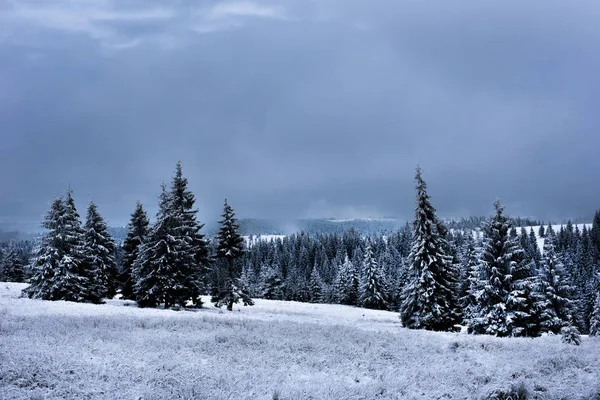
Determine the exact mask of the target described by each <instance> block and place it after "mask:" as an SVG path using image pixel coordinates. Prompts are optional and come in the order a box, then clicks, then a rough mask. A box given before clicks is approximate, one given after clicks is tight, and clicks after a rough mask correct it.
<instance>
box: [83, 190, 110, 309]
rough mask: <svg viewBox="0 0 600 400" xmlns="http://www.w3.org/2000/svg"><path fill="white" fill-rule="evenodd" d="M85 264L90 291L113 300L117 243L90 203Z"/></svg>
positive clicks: (95, 295) (85, 231)
mask: <svg viewBox="0 0 600 400" xmlns="http://www.w3.org/2000/svg"><path fill="white" fill-rule="evenodd" d="M84 253H85V263H86V268H87V270H88V274H89V280H90V285H89V288H88V290H89V291H90V293H92V294H93V296H94V297H97V298H112V297H114V295H115V294H116V292H117V264H116V262H115V242H114V240H113V238H112V237H111V236H110V234H109V233H108V231H107V228H106V222H105V221H104V218H102V216H101V215H100V213H99V212H98V207H97V206H96V204H95V203H93V202H90V205H89V207H88V209H87V218H86V222H85V226H84Z"/></svg>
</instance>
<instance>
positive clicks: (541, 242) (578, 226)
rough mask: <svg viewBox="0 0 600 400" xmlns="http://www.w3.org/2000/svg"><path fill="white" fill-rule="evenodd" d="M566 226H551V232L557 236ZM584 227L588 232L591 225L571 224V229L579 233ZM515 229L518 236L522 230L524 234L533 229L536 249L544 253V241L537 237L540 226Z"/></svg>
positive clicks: (545, 227)
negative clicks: (576, 229)
mask: <svg viewBox="0 0 600 400" xmlns="http://www.w3.org/2000/svg"><path fill="white" fill-rule="evenodd" d="M563 226H566V224H564V225H552V230H553V231H554V232H555V233H557V234H558V232H560V228H561V227H563ZM584 226H585V227H586V229H588V230H590V229H592V224H591V223H590V224H573V229H575V228H578V229H579V231H580V232H581V231H582V230H583V227H584ZM516 229H517V233H518V234H519V235H520V234H521V231H522V230H523V229H525V232H527V233H529V232H530V231H531V229H533V232H534V233H535V237H536V238H537V244H538V247H539V248H540V251H541V252H542V253H543V252H544V242H545V241H546V239H545V238H543V237H540V236H539V231H540V226H539V225H536V226H526V227H524V228H516ZM547 229H548V225H545V226H544V230H547Z"/></svg>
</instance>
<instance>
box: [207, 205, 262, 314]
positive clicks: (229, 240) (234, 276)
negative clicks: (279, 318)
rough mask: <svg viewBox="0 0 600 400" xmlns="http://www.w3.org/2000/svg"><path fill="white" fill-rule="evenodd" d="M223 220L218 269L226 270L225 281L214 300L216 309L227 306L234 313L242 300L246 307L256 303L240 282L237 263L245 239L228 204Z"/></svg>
mask: <svg viewBox="0 0 600 400" xmlns="http://www.w3.org/2000/svg"><path fill="white" fill-rule="evenodd" d="M222 217H223V219H222V220H221V221H219V224H220V225H221V227H220V228H219V234H218V236H217V260H218V261H219V263H218V265H217V268H222V269H223V268H225V271H226V272H225V274H224V276H225V279H224V282H223V283H221V286H220V287H219V288H218V292H217V294H216V295H215V296H213V298H212V302H214V303H215V306H216V307H221V306H223V305H226V306H227V310H229V311H232V310H233V305H234V304H236V303H237V302H238V301H239V300H240V299H241V300H242V302H243V303H244V305H245V306H248V305H249V306H252V305H254V302H253V301H252V299H251V298H250V296H249V294H248V291H247V289H246V288H244V287H243V286H242V284H241V282H240V279H239V276H240V272H239V271H238V269H237V268H236V265H235V261H236V260H237V259H239V258H240V257H241V256H242V254H243V253H244V238H243V237H242V236H241V235H240V234H239V233H238V230H239V225H238V224H237V221H236V219H235V212H234V211H233V208H231V206H230V205H229V204H228V203H227V199H225V204H224V206H223V214H222Z"/></svg>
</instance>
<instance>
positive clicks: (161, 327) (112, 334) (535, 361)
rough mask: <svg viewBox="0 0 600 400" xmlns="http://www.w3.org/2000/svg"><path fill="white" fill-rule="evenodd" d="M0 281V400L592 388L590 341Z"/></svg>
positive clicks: (547, 392)
mask: <svg viewBox="0 0 600 400" xmlns="http://www.w3.org/2000/svg"><path fill="white" fill-rule="evenodd" d="M25 286H26V285H24V284H15V283H0V338H1V340H0V399H71V398H72V399H75V398H77V399H83V398H85V399H148V400H149V399H165V398H179V399H373V398H377V399H440V398H444V399H450V398H452V399H471V398H474V399H480V398H481V399H484V398H492V397H493V396H494V395H496V396H497V397H496V398H507V397H500V396H501V394H502V393H504V394H506V393H509V392H511V391H516V390H522V391H527V392H528V397H527V398H529V399H596V398H598V396H600V357H599V356H598V354H600V338H588V337H586V336H584V337H583V343H582V345H581V346H572V345H567V344H563V343H561V340H560V337H558V336H545V337H541V338H536V339H529V338H519V339H499V338H495V337H490V336H472V335H467V334H464V333H436V332H428V331H414V330H408V329H404V328H402V327H401V324H400V320H399V318H398V314H397V313H394V312H388V311H374V310H367V309H362V308H354V307H347V306H340V305H327V304H308V303H296V302H284V301H269V300H256V305H255V306H254V307H238V308H236V309H235V310H234V311H233V312H227V311H221V310H219V309H215V308H212V307H211V306H210V304H209V303H208V298H205V301H206V304H209V305H208V307H207V308H206V309H201V310H197V311H172V310H160V309H139V308H137V307H136V306H135V304H134V303H132V302H127V301H120V300H111V301H108V302H107V304H103V305H92V304H79V303H69V302H63V301H57V302H50V301H41V300H30V299H26V298H20V290H21V289H23V288H24V287H25Z"/></svg>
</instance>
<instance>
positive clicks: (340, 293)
mask: <svg viewBox="0 0 600 400" xmlns="http://www.w3.org/2000/svg"><path fill="white" fill-rule="evenodd" d="M359 288H360V277H359V273H358V268H356V266H355V264H354V263H353V262H352V261H350V259H349V258H348V254H346V255H345V257H344V263H343V264H342V265H341V266H340V267H339V272H338V276H337V279H336V282H335V293H336V299H337V302H339V303H340V304H346V305H351V306H354V305H357V303H358V295H359Z"/></svg>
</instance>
